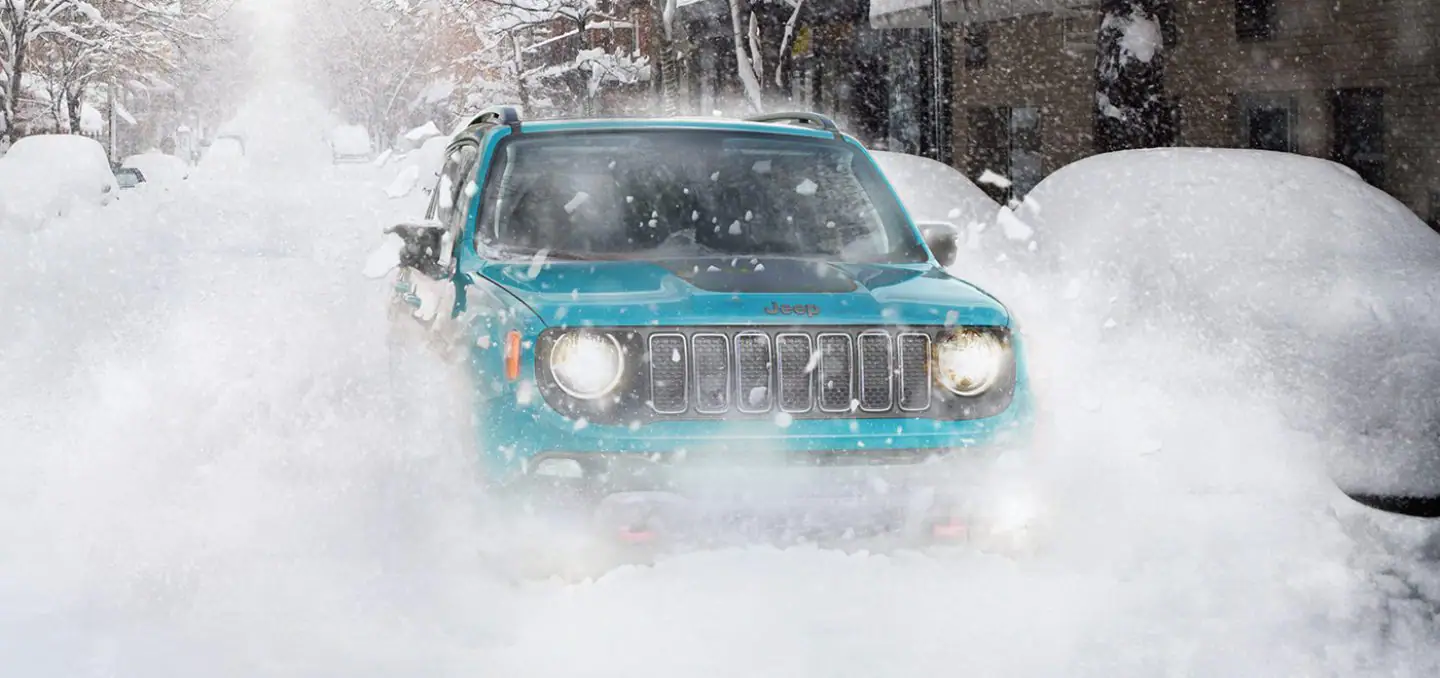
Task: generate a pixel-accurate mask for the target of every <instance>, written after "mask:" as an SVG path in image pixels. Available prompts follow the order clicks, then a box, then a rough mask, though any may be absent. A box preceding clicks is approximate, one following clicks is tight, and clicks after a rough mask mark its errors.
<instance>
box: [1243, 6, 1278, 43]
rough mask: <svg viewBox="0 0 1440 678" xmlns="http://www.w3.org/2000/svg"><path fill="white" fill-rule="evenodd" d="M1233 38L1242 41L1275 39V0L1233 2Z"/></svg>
mask: <svg viewBox="0 0 1440 678" xmlns="http://www.w3.org/2000/svg"><path fill="white" fill-rule="evenodd" d="M1235 37H1237V38H1239V39H1240V40H1242V41H1249V40H1269V39H1270V38H1273V37H1275V0H1235Z"/></svg>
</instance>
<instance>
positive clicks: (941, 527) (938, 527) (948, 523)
mask: <svg viewBox="0 0 1440 678" xmlns="http://www.w3.org/2000/svg"><path fill="white" fill-rule="evenodd" d="M969 534H970V528H969V526H967V525H966V524H965V523H962V522H960V520H958V519H956V518H944V519H942V520H938V521H936V522H935V523H933V524H932V525H931V526H930V536H932V537H934V538H936V539H945V540H961V539H965V538H966V537H967V536H969Z"/></svg>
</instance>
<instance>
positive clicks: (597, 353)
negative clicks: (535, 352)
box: [550, 331, 625, 400]
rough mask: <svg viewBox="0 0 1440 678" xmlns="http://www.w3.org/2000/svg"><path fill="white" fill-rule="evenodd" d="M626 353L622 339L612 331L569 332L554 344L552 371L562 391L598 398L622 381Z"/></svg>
mask: <svg viewBox="0 0 1440 678" xmlns="http://www.w3.org/2000/svg"><path fill="white" fill-rule="evenodd" d="M624 366H625V357H624V355H623V354H622V353H621V352H620V342H618V341H616V340H615V337H612V336H610V335H608V334H601V333H596V332H579V331H575V332H568V333H566V334H563V335H561V336H560V338H559V339H556V340H555V343H554V344H553V345H551V347H550V374H551V376H553V377H555V383H556V384H557V385H558V386H559V387H560V389H561V390H562V391H565V392H566V393H568V394H570V395H572V396H574V397H576V398H580V399H581V400H594V399H595V398H599V397H601V396H603V395H605V394H607V393H610V392H611V391H613V390H615V387H616V386H617V385H619V383H620V376H621V374H622V373H623V372H624Z"/></svg>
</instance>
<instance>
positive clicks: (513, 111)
mask: <svg viewBox="0 0 1440 678" xmlns="http://www.w3.org/2000/svg"><path fill="white" fill-rule="evenodd" d="M486 123H496V124H500V125H518V124H520V109H519V108H517V107H515V106H491V107H490V108H487V109H485V110H483V111H481V112H480V114H479V115H477V116H475V117H474V118H472V119H471V120H470V124H469V125H466V127H471V126H474V125H483V124H486Z"/></svg>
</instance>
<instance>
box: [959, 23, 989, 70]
mask: <svg viewBox="0 0 1440 678" xmlns="http://www.w3.org/2000/svg"><path fill="white" fill-rule="evenodd" d="M989 65H990V28H989V27H988V26H986V25H984V24H965V68H968V69H981V68H985V67H986V66H989Z"/></svg>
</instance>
